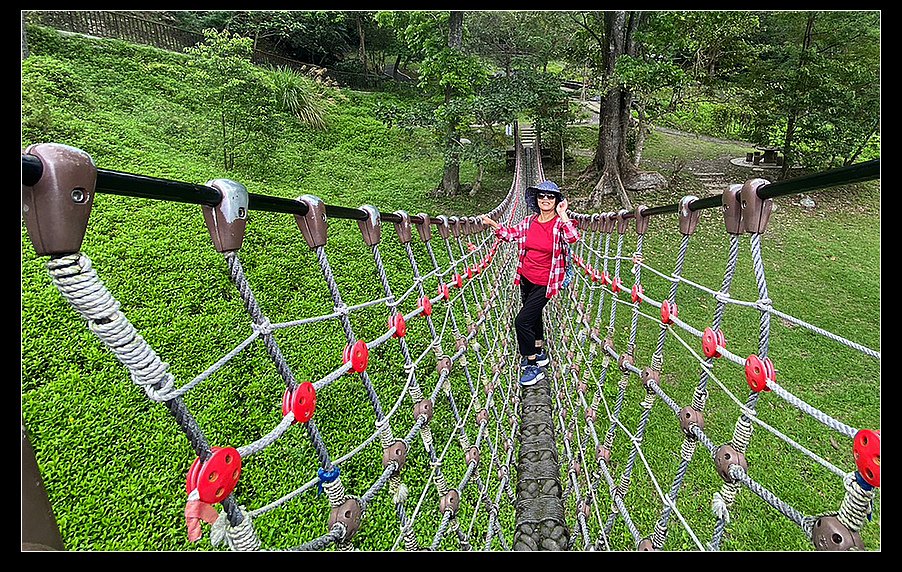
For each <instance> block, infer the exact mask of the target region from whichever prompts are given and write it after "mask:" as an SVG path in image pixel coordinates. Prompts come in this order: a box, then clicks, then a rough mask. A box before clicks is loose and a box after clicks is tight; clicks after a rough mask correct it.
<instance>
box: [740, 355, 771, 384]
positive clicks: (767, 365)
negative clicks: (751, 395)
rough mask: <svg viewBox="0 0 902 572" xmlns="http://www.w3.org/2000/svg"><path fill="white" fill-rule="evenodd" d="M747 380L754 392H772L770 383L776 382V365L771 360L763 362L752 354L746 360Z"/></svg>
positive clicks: (765, 359) (767, 359)
mask: <svg viewBox="0 0 902 572" xmlns="http://www.w3.org/2000/svg"><path fill="white" fill-rule="evenodd" d="M745 379H746V381H747V382H748V384H749V387H750V388H751V389H752V391H755V392H761V391H770V388H769V387H768V386H767V384H768V382H770V381H773V380H774V364H773V363H771V361H770V358H764V359H763V360H762V359H761V358H759V357H758V356H756V355H754V354H752V355H750V356H749V357H748V358H746V360H745Z"/></svg>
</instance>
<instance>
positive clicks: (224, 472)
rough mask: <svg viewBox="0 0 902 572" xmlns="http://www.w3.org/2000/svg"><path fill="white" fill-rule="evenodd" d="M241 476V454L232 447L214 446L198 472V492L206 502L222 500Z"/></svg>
mask: <svg viewBox="0 0 902 572" xmlns="http://www.w3.org/2000/svg"><path fill="white" fill-rule="evenodd" d="M240 476H241V455H239V454H238V451H237V450H236V449H234V448H232V447H224V448H219V447H213V454H212V455H211V456H210V458H209V459H207V462H206V463H203V464H202V465H201V467H200V470H199V471H198V472H197V487H196V488H197V494H198V496H199V497H200V500H202V501H203V502H205V503H208V504H213V503H217V502H221V501H222V500H223V499H224V498H226V497H227V496H229V495H230V494H232V491H233V490H235V485H237V484H238V479H239V477H240Z"/></svg>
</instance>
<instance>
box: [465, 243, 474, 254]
mask: <svg viewBox="0 0 902 572" xmlns="http://www.w3.org/2000/svg"><path fill="white" fill-rule="evenodd" d="M467 249H468V250H469V251H470V252H473V251H474V250H476V245H475V244H473V243H472V242H468V243H467Z"/></svg>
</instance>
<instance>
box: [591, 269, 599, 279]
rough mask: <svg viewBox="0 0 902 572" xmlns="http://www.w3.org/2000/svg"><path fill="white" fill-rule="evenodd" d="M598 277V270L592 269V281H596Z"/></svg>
mask: <svg viewBox="0 0 902 572" xmlns="http://www.w3.org/2000/svg"><path fill="white" fill-rule="evenodd" d="M598 278H599V276H598V272H595V270H592V282H598Z"/></svg>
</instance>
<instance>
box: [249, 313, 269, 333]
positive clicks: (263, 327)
mask: <svg viewBox="0 0 902 572" xmlns="http://www.w3.org/2000/svg"><path fill="white" fill-rule="evenodd" d="M251 329H252V330H254V331H255V332H257V333H258V334H260V335H262V336H266V335H269V334H271V333H272V331H273V327H272V323H271V322H270V321H269V318H266V317H264V318H263V319H262V320H261V321H260V322H258V323H254V324H251Z"/></svg>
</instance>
